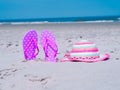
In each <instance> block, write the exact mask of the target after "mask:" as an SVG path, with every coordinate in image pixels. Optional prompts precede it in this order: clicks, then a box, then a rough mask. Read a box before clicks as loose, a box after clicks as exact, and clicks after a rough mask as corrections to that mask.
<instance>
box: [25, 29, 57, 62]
mask: <svg viewBox="0 0 120 90" xmlns="http://www.w3.org/2000/svg"><path fill="white" fill-rule="evenodd" d="M40 43H41V45H42V48H43V50H44V53H45V59H46V61H47V62H56V56H57V52H58V47H57V45H56V41H55V36H54V34H52V33H51V32H50V31H47V30H45V31H43V32H42V33H41V36H40ZM23 51H24V57H25V59H26V60H34V59H36V57H37V55H38V54H39V48H38V35H37V32H36V31H35V30H30V31H29V32H27V33H26V35H25V36H24V38H23Z"/></svg>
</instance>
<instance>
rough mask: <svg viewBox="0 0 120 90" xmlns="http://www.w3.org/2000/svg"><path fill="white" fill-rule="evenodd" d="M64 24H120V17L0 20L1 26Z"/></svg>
mask: <svg viewBox="0 0 120 90" xmlns="http://www.w3.org/2000/svg"><path fill="white" fill-rule="evenodd" d="M49 22H54V23H61V22H62V23H63V22H120V16H94V17H60V18H29V19H0V24H35V23H49Z"/></svg>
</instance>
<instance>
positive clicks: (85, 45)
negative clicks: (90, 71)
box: [68, 40, 109, 62]
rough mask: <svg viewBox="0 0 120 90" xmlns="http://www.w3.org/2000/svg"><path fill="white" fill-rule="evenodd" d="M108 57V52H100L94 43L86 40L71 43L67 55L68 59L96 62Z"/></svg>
mask: <svg viewBox="0 0 120 90" xmlns="http://www.w3.org/2000/svg"><path fill="white" fill-rule="evenodd" d="M108 58H109V55H108V54H100V53H99V50H98V48H97V47H96V44H94V43H93V42H90V41H87V40H81V41H80V42H77V43H75V44H74V45H73V48H72V50H71V52H70V53H69V55H68V59H69V60H70V61H81V62H97V61H104V60H107V59H108Z"/></svg>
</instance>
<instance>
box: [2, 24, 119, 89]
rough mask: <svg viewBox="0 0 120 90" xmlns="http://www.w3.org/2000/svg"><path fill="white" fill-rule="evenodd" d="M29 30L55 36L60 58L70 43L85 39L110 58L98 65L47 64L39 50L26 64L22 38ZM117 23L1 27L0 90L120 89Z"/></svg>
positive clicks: (69, 47) (41, 51)
mask: <svg viewBox="0 0 120 90" xmlns="http://www.w3.org/2000/svg"><path fill="white" fill-rule="evenodd" d="M29 29H35V30H36V31H37V33H38V35H40V32H41V31H42V30H46V29H47V30H50V31H51V32H53V33H54V34H55V36H56V40H57V44H58V47H59V53H58V55H57V58H58V59H59V60H60V59H62V58H63V56H64V54H65V53H66V52H67V51H70V50H71V48H72V44H73V43H75V42H77V41H79V40H81V39H88V40H90V41H94V42H95V44H97V46H98V48H99V50H100V52H101V53H109V54H110V59H109V60H108V61H105V62H97V63H82V62H71V63H66V62H65V63H60V62H59V63H46V62H44V53H43V50H42V48H41V46H40V44H39V47H40V53H39V56H38V57H37V59H36V60H35V61H27V62H25V60H24V56H23V48H22V39H23V36H24V34H25V33H26V32H27V31H28V30H29ZM39 37H40V36H39ZM119 54H120V23H61V24H55V23H53V24H50V23H48V24H47V23H46V24H36V25H0V90H120V78H119V76H120V72H119V68H120V55H119Z"/></svg>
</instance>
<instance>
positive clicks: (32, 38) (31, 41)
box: [23, 30, 38, 60]
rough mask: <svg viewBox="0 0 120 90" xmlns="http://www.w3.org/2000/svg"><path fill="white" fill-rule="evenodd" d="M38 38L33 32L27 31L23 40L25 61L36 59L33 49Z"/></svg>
mask: <svg viewBox="0 0 120 90" xmlns="http://www.w3.org/2000/svg"><path fill="white" fill-rule="evenodd" d="M37 43H38V38H37V33H36V31H35V30H31V31H29V32H28V33H27V34H26V35H25V36H24V39H23V49H24V56H25V59H26V60H32V59H34V58H36V57H35V56H34V54H35V49H36V47H37Z"/></svg>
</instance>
